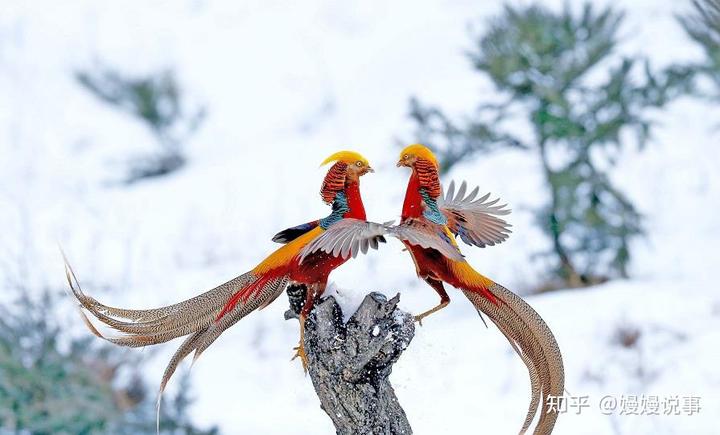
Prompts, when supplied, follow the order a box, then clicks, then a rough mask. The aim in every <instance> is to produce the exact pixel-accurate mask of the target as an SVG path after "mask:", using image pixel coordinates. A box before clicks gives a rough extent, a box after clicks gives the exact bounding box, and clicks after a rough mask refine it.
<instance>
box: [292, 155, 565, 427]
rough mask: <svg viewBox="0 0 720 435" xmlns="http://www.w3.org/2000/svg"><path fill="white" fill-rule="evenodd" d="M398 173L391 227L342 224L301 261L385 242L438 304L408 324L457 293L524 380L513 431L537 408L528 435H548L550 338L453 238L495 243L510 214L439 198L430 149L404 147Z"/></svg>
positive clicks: (551, 419) (472, 201) (556, 370)
mask: <svg viewBox="0 0 720 435" xmlns="http://www.w3.org/2000/svg"><path fill="white" fill-rule="evenodd" d="M397 165H398V166H399V167H409V168H411V169H412V173H411V175H410V181H409V183H408V187H407V191H406V194H405V201H404V203H403V208H402V215H401V220H400V224H399V225H396V226H395V225H391V223H385V224H378V223H374V222H366V221H365V220H357V219H345V220H343V221H342V222H339V223H338V224H337V225H335V226H333V227H332V228H330V229H328V231H326V232H325V233H323V234H322V235H321V236H320V237H318V238H317V239H315V240H313V241H312V242H310V243H309V244H308V245H307V246H306V247H305V248H303V250H302V253H301V258H304V257H308V258H310V256H311V255H314V254H315V253H317V252H325V253H327V254H332V255H336V256H339V257H341V258H348V257H349V256H355V255H357V254H358V252H357V246H360V245H362V243H363V242H364V241H366V240H373V239H374V238H376V237H378V236H379V235H392V236H394V237H396V238H398V239H400V240H401V241H402V243H403V244H404V245H405V247H406V248H407V250H408V252H409V253H410V255H411V257H412V259H413V262H414V263H415V268H416V272H417V275H418V276H419V277H420V278H421V279H423V280H424V281H425V282H427V283H428V284H429V285H430V286H431V287H432V288H433V289H434V290H435V291H436V292H437V293H438V294H439V295H440V304H439V305H437V306H436V307H434V308H432V309H430V310H428V311H426V312H424V313H422V314H420V315H418V316H416V320H418V321H419V322H422V319H423V318H425V317H427V316H428V315H430V314H432V313H434V312H437V311H438V310H440V309H442V308H443V307H445V306H447V305H448V303H449V302H450V297H449V296H448V294H447V292H446V291H445V288H444V285H443V283H447V284H450V285H451V286H453V287H455V288H457V289H459V290H461V291H462V292H463V294H464V295H465V296H466V297H467V298H468V299H469V300H470V302H471V303H472V304H473V305H474V306H475V308H476V310H477V311H478V313H479V314H480V316H481V317H482V314H483V313H484V314H485V315H487V316H488V317H489V318H490V320H491V321H492V322H493V323H494V324H495V325H496V326H497V327H498V329H500V332H502V334H503V335H504V336H505V338H507V340H508V341H509V342H510V345H511V346H512V348H513V349H514V350H515V352H516V353H517V354H518V356H519V357H520V358H521V359H522V361H523V363H524V364H525V365H526V367H527V369H528V373H529V375H530V387H531V392H532V394H531V401H530V405H529V408H528V412H527V415H526V418H525V421H524V423H523V425H522V428H521V430H520V433H521V434H524V433H525V432H527V430H528V429H529V428H530V425H531V424H532V421H533V419H534V418H535V415H536V413H537V411H538V408H540V410H541V411H540V416H539V418H538V422H537V424H536V426H535V429H534V432H533V433H534V434H535V435H547V434H550V433H551V432H552V430H553V428H554V426H555V422H556V420H557V417H558V414H557V410H556V409H554V408H553V409H551V408H550V407H548V408H547V409H546V408H545V404H546V403H547V398H548V397H549V396H553V397H561V396H562V395H563V392H564V384H565V373H564V369H563V361H562V356H561V354H560V348H559V347H558V344H557V341H556V340H555V337H554V336H553V334H552V331H551V330H550V328H549V327H548V326H547V324H546V323H545V322H544V321H543V319H542V318H541V317H540V315H539V314H538V313H537V312H536V311H535V310H534V309H533V308H532V307H531V306H530V305H528V304H527V303H526V302H525V301H524V300H523V299H522V298H520V297H519V296H518V295H516V294H515V293H513V292H511V291H510V290H508V289H506V288H505V287H503V286H501V285H500V284H498V283H496V282H494V281H492V280H491V279H490V278H487V277H486V276H484V275H481V274H480V273H478V272H477V271H476V270H475V269H474V268H473V267H472V266H470V264H468V262H467V261H466V260H465V258H464V257H463V255H462V253H461V252H460V249H459V246H458V244H457V242H456V238H457V237H459V238H460V240H462V241H463V242H465V243H466V244H469V245H473V246H478V247H485V246H492V245H495V244H497V243H501V242H503V241H504V240H506V239H507V237H508V235H509V232H510V230H509V224H508V223H507V222H505V221H504V220H503V219H501V218H500V217H499V216H503V215H506V214H508V213H510V210H508V209H506V208H505V206H504V205H496V204H497V202H498V199H495V200H488V199H489V197H490V194H487V195H484V196H482V197H480V198H478V199H476V197H477V194H478V190H479V189H478V188H475V189H474V190H473V191H472V192H470V193H469V194H467V195H466V190H467V184H466V183H464V182H463V183H462V185H461V186H460V188H459V190H458V191H457V193H455V185H454V183H451V184H450V187H449V188H448V192H447V194H446V195H445V196H443V195H442V187H441V185H440V178H439V173H438V162H437V159H436V158H435V156H434V155H433V153H432V152H431V151H430V149H428V148H426V147H425V146H423V145H419V144H415V145H410V146H408V147H406V148H405V149H403V150H402V152H401V153H400V159H399V161H398V163H397Z"/></svg>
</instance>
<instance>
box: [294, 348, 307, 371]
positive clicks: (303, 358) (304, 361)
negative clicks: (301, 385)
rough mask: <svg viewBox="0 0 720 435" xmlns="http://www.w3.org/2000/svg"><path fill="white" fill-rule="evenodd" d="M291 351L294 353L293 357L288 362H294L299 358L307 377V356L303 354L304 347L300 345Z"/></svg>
mask: <svg viewBox="0 0 720 435" xmlns="http://www.w3.org/2000/svg"><path fill="white" fill-rule="evenodd" d="M293 350H294V351H295V355H294V356H293V357H292V358H291V359H290V361H295V359H296V358H298V357H299V358H300V361H301V362H302V366H303V371H304V372H305V374H306V375H307V372H308V358H307V354H306V353H305V346H303V345H302V343H300V344H298V345H297V346H296V347H293Z"/></svg>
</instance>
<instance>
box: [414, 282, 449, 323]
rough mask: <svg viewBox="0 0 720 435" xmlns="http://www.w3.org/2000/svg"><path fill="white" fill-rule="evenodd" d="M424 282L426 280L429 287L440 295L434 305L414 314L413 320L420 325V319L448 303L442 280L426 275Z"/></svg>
mask: <svg viewBox="0 0 720 435" xmlns="http://www.w3.org/2000/svg"><path fill="white" fill-rule="evenodd" d="M425 282H427V283H428V284H429V285H430V287H432V288H434V289H435V291H436V292H437V293H438V294H439V295H440V303H439V304H438V305H436V306H435V307H433V308H431V309H429V310H427V311H425V312H423V313H420V314H418V315H417V316H415V321H416V322H418V323H419V324H420V326H422V321H423V319H424V318H426V317H427V316H429V315H430V314H432V313H434V312H436V311H440V310H442V309H443V308H445V307H447V305H448V304H449V303H450V296H448V294H447V292H446V291H445V287H444V286H443V283H442V281H440V280H437V279H434V278H430V277H428V278H425Z"/></svg>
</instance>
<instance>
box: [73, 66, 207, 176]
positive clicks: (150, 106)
mask: <svg viewBox="0 0 720 435" xmlns="http://www.w3.org/2000/svg"><path fill="white" fill-rule="evenodd" d="M75 78H76V79H77V81H78V82H79V83H80V84H81V85H82V86H83V87H84V88H85V89H87V90H88V91H90V92H91V93H92V94H93V95H95V96H96V97H97V98H98V99H100V100H101V101H103V102H105V103H107V104H109V105H110V106H112V107H115V108H117V109H118V110H122V111H124V112H127V113H129V114H130V115H132V116H134V117H136V118H137V119H138V120H139V121H141V122H142V123H143V124H145V125H146V126H147V127H148V128H149V129H150V131H151V132H152V133H153V135H154V136H155V138H156V140H157V143H158V145H159V146H160V151H159V152H158V153H157V154H156V155H154V156H147V157H144V158H141V159H136V160H135V161H134V162H133V163H132V164H131V167H130V172H129V174H128V177H127V182H128V183H133V182H136V181H140V180H143V179H146V178H151V177H158V176H162V175H166V174H169V173H171V172H173V171H175V170H177V169H180V168H181V167H182V166H183V165H184V164H185V155H184V154H183V152H182V147H183V142H184V141H185V140H187V139H188V138H189V137H190V136H191V135H192V134H193V133H194V132H195V131H196V130H197V129H198V128H199V126H200V124H201V123H202V121H203V120H204V117H205V109H204V108H202V107H197V106H191V105H190V104H189V103H188V102H187V101H186V99H185V98H184V96H183V93H182V91H181V88H180V85H179V84H178V81H177V79H176V78H175V75H174V74H173V72H172V71H170V70H165V71H161V72H159V73H156V74H149V75H147V76H139V77H133V76H124V75H122V74H120V73H119V72H117V71H116V70H114V69H111V68H108V67H105V66H98V67H96V69H95V70H94V71H92V72H91V71H78V72H76V74H75Z"/></svg>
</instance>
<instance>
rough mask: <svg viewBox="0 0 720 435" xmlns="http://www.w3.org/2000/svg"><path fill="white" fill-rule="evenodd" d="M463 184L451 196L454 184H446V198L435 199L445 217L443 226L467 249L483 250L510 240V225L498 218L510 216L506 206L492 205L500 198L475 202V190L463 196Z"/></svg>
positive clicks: (485, 196)
mask: <svg viewBox="0 0 720 435" xmlns="http://www.w3.org/2000/svg"><path fill="white" fill-rule="evenodd" d="M466 190H467V183H466V182H465V181H463V182H462V184H460V189H458V191H457V193H456V192H455V181H451V182H450V186H449V187H448V190H447V194H446V195H445V197H444V198H443V197H442V196H440V197H439V198H438V206H439V208H440V211H441V212H442V213H443V214H444V215H445V216H446V217H447V219H448V223H447V226H448V228H449V229H450V231H452V232H453V234H455V235H456V236H459V237H460V238H461V239H462V241H463V242H465V243H467V244H468V245H474V246H478V247H480V248H484V247H486V246H494V245H496V244H498V243H502V242H504V241H505V240H507V238H508V237H510V233H511V232H512V231H510V227H511V226H512V225H510V224H509V223H507V222H506V221H505V220H503V219H501V218H499V217H498V216H505V215H508V214H510V212H511V210H510V209H508V208H506V207H507V204H500V205H495V204H497V203H498V201H500V198H496V199H493V200H490V199H489V198H490V193H487V194H486V195H484V196H482V197H480V198H478V199H475V198H476V197H477V194H478V191H479V190H480V188H479V187H475V189H473V190H472V192H470V193H469V194H468V195H467V196H465V192H466Z"/></svg>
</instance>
